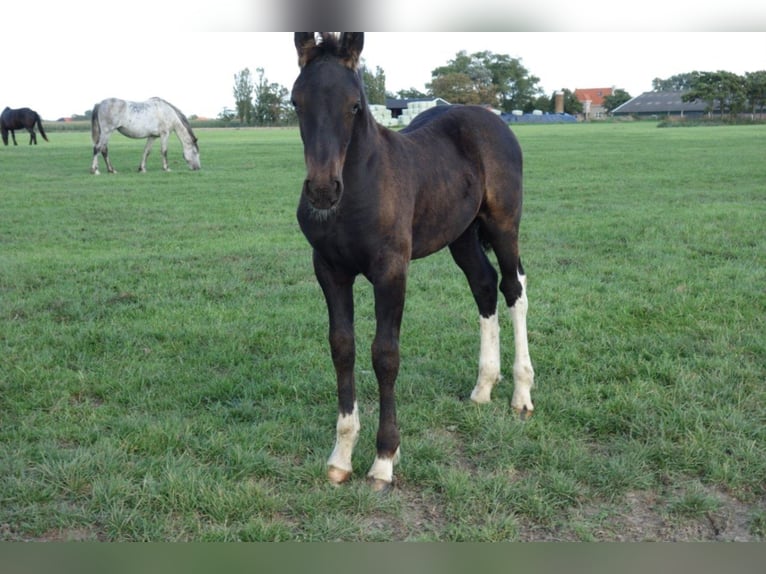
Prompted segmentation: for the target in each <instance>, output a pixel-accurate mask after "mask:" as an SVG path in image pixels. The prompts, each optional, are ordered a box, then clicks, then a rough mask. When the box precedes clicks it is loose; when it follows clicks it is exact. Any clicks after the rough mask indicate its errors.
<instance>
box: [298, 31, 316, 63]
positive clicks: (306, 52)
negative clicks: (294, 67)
mask: <svg viewBox="0 0 766 574" xmlns="http://www.w3.org/2000/svg"><path fill="white" fill-rule="evenodd" d="M295 49H296V50H298V66H300V67H301V68H302V67H303V66H305V65H306V64H308V63H309V62H310V61H311V59H312V58H313V57H314V56H315V55H316V53H317V41H316V38H315V36H314V32H296V33H295Z"/></svg>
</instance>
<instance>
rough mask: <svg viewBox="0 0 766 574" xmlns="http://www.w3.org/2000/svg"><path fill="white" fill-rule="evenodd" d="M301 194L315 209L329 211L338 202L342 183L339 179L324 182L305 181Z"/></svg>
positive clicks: (341, 191)
mask: <svg viewBox="0 0 766 574" xmlns="http://www.w3.org/2000/svg"><path fill="white" fill-rule="evenodd" d="M303 193H304V194H305V195H306V199H308V200H309V203H310V204H311V205H312V206H313V207H315V208H316V209H330V208H332V207H334V206H335V205H336V204H337V203H338V201H340V196H341V194H342V193H343V183H342V182H341V181H340V179H330V180H327V181H324V182H319V181H318V180H314V179H306V180H304V182H303Z"/></svg>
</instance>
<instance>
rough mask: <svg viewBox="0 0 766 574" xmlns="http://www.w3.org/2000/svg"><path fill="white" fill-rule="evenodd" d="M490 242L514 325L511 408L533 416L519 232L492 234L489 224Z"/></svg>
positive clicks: (530, 367) (532, 375)
mask: <svg viewBox="0 0 766 574" xmlns="http://www.w3.org/2000/svg"><path fill="white" fill-rule="evenodd" d="M487 227H488V230H489V235H490V242H491V244H492V248H493V250H494V251H495V255H496V256H497V261H498V264H499V265H500V271H501V273H502V276H503V278H502V280H501V281H500V291H501V292H502V293H503V296H504V297H505V302H506V304H507V305H508V308H509V309H510V312H511V321H512V322H513V340H514V345H515V356H514V360H513V398H512V399H511V406H512V407H513V408H514V409H515V410H516V411H517V412H519V413H520V414H521V416H522V417H527V416H530V415H531V414H532V411H533V410H534V408H535V407H534V405H533V404H532V396H531V391H532V387H533V386H534V380H535V371H534V369H533V368H532V360H531V359H530V357H529V343H528V340H527V309H528V307H529V304H528V301H527V277H526V275H525V274H524V268H523V267H522V265H521V259H520V257H519V250H518V230H517V228H514V229H513V230H511V231H506V232H505V233H502V232H497V230H495V231H494V232H493V231H492V225H491V224H490V225H488V226H487Z"/></svg>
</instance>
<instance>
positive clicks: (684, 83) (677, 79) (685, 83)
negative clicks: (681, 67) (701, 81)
mask: <svg viewBox="0 0 766 574" xmlns="http://www.w3.org/2000/svg"><path fill="white" fill-rule="evenodd" d="M697 76H699V72H687V73H685V74H676V75H674V76H670V77H669V78H667V79H665V80H662V79H660V78H654V79H653V80H652V91H654V92H685V91H687V90H691V88H692V84H693V83H694V81H695V79H696V78H697Z"/></svg>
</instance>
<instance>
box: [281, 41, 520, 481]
mask: <svg viewBox="0 0 766 574" xmlns="http://www.w3.org/2000/svg"><path fill="white" fill-rule="evenodd" d="M294 41H295V47H296V49H297V52H298V65H299V67H300V73H299V75H298V78H297V79H296V80H295V84H294V86H293V89H292V101H293V105H294V107H295V110H296V112H297V114H298V120H299V123H300V134H301V139H302V140H303V151H304V159H305V163H306V170H307V174H306V178H305V180H304V182H303V188H302V192H301V197H300V200H299V204H298V209H297V218H298V222H299V225H300V228H301V230H302V231H303V234H304V235H305V236H306V239H307V240H308V242H309V244H310V245H311V246H312V248H313V264H314V271H315V274H316V278H317V280H318V282H319V285H320V286H321V289H322V292H323V294H324V297H325V300H326V303H327V308H328V314H329V343H330V350H331V356H332V361H333V364H334V367H335V372H336V379H337V387H338V388H337V390H338V419H337V425H336V441H335V447H334V450H333V451H332V454H331V455H330V458H329V460H328V462H327V464H328V478H329V479H330V481H331V482H332V483H334V484H340V483H342V482H345V481H346V480H348V479H349V478H350V477H351V474H352V465H351V457H352V451H353V449H354V445H355V444H356V440H357V437H358V435H359V429H360V424H359V411H358V408H357V403H356V391H355V382H354V355H355V342H354V298H353V285H354V281H355V279H356V277H357V276H358V275H360V274H361V275H363V276H364V277H366V278H367V279H368V280H369V281H370V282H371V284H372V286H373V293H374V298H375V319H376V329H375V336H374V340H373V343H372V364H373V369H374V371H375V376H376V378H377V381H378V390H379V425H378V431H377V440H376V449H377V455H376V457H375V461H374V462H373V464H372V467H371V468H370V471H369V472H368V474H367V476H368V479H369V480H370V481H371V482H372V487H373V489H374V490H376V491H383V490H388V489H389V488H390V487H391V486H392V484H393V467H394V465H395V464H396V463H397V462H398V459H399V444H400V439H399V430H398V425H397V420H396V405H395V399H394V383H395V381H396V378H397V375H398V372H399V329H400V325H401V321H402V313H403V309H404V298H405V285H406V279H407V271H408V267H409V264H410V261H411V260H412V259H418V258H420V257H425V256H427V255H430V254H432V253H434V252H436V251H438V250H440V249H442V248H444V247H448V248H449V250H450V252H451V254H452V257H453V259H454V260H455V263H457V265H458V267H459V268H460V269H461V270H462V271H463V273H464V274H465V276H466V278H467V280H468V283H469V285H470V289H471V292H472V293H473V297H474V299H475V301H476V304H477V305H478V308H479V325H480V357H479V374H478V379H477V382H476V386H475V387H474V389H473V391H472V393H471V399H472V400H473V401H474V402H476V403H486V402H489V400H490V394H491V391H492V388H493V386H494V385H495V384H496V383H497V382H498V381H499V380H500V346H499V345H500V344H499V326H498V314H497V300H498V275H497V272H496V271H495V269H494V267H493V266H492V264H491V263H490V261H489V259H488V257H487V255H486V253H485V250H484V248H491V249H492V250H493V251H494V253H495V255H496V257H497V260H498V264H499V267H500V272H501V273H502V280H501V281H500V285H499V289H500V291H501V292H502V293H503V295H504V297H505V303H506V305H507V306H508V307H509V308H510V314H511V319H512V322H513V330H514V339H515V344H516V348H515V362H514V366H513V375H514V391H513V398H512V400H511V405H512V406H513V408H514V409H515V410H516V411H517V412H519V413H521V415H522V416H528V415H530V414H531V413H532V410H533V408H534V407H533V405H532V400H531V396H530V389H531V388H532V384H533V379H534V371H533V369H532V363H531V361H530V357H529V350H528V346H527V328H526V313H527V295H526V277H525V275H524V270H523V269H522V266H521V261H520V258H519V246H518V236H519V222H520V219H521V198H522V189H521V187H522V173H521V172H522V169H521V167H522V155H521V149H520V147H519V144H518V142H517V141H516V138H515V137H514V135H513V133H512V132H511V130H510V129H509V128H508V126H507V125H506V124H505V123H504V122H503V121H502V120H501V119H500V118H499V117H498V116H496V115H495V114H493V113H492V112H490V111H487V110H486V109H484V108H481V107H478V106H445V107H439V108H436V109H431V110H428V111H426V112H424V113H423V114H421V115H420V116H418V117H417V118H416V119H415V120H414V121H413V123H412V124H411V125H410V126H409V127H408V129H406V130H403V131H402V132H395V131H391V130H388V129H386V128H384V127H382V126H380V125H379V124H377V123H376V122H375V120H374V118H373V116H372V114H371V112H370V110H369V107H368V105H367V99H366V97H365V92H364V87H363V84H362V78H361V74H360V72H359V70H358V65H359V58H360V54H361V51H362V46H363V43H364V34H363V33H361V32H346V33H343V34H342V35H341V36H339V37H338V36H336V35H333V34H330V33H323V34H322V35H321V36H320V37H317V36H315V34H314V33H313V32H296V33H295V38H294Z"/></svg>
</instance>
